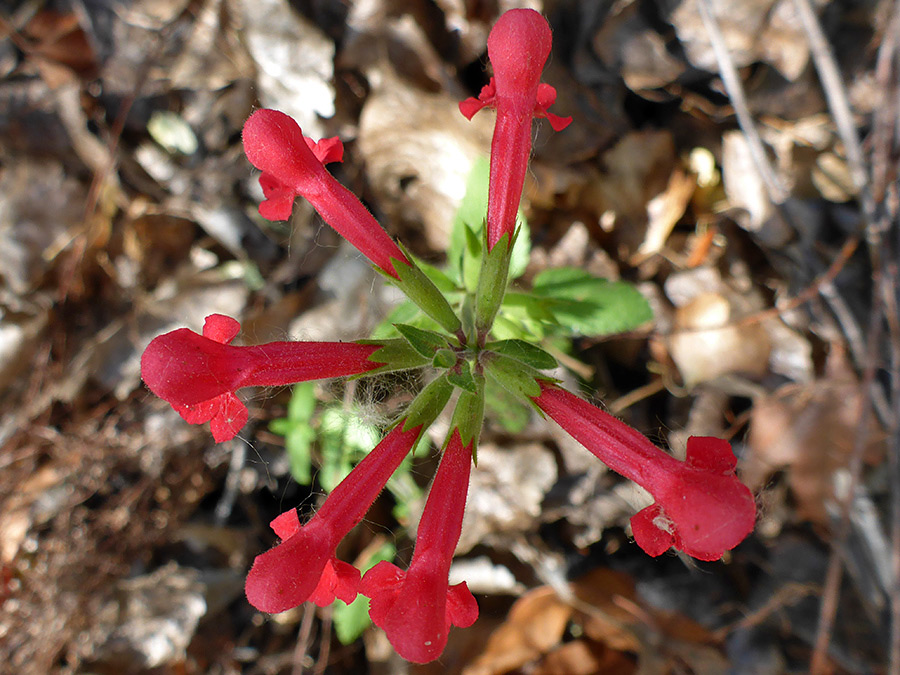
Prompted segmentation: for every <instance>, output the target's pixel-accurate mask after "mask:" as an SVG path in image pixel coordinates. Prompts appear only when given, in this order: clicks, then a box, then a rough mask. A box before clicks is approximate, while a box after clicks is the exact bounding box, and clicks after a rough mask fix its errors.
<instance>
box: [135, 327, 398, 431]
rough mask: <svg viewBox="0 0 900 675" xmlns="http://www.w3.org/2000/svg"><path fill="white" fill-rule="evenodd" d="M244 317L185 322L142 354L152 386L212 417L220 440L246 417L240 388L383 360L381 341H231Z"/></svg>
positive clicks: (178, 404) (191, 418) (193, 413)
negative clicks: (194, 326) (191, 325)
mask: <svg viewBox="0 0 900 675" xmlns="http://www.w3.org/2000/svg"><path fill="white" fill-rule="evenodd" d="M240 329H241V324H240V323H238V322H237V321H236V320H234V319H232V318H231V317H228V316H224V315H222V314H211V315H210V316H208V317H206V322H205V323H204V324H203V335H198V334H197V333H195V332H194V331H192V330H189V329H187V328H179V329H177V330H173V331H171V332H169V333H165V334H163V335H160V336H158V337H156V338H154V339H153V341H152V342H151V343H150V344H149V345H148V346H147V349H146V350H144V354H143V356H142V357H141V377H142V378H143V379H144V382H145V383H146V384H147V386H148V387H150V391H152V392H153V393H154V394H156V395H157V396H159V397H160V398H161V399H164V400H165V401H168V402H169V403H170V404H171V406H172V407H173V408H174V409H175V410H176V411H177V412H178V414H180V415H181V416H182V417H183V418H184V420H185V421H186V422H188V423H189V424H203V423H204V422H210V426H211V429H212V433H213V438H215V440H216V442H217V443H221V442H223V441H227V440H229V439H231V438H234V436H235V435H236V434H237V433H238V432H239V431H240V430H241V428H242V427H243V426H244V425H245V424H246V423H247V406H245V405H244V404H243V403H241V401H240V400H239V399H238V397H237V396H235V393H234V392H236V391H237V390H238V389H240V388H241V387H251V386H262V387H269V386H282V385H286V384H293V383H295V382H304V381H307V380H318V379H325V378H330V377H343V376H345V375H358V374H361V373H365V372H367V371H369V370H373V369H375V368H378V367H380V366H381V365H383V364H380V363H377V362H374V361H370V360H369V357H370V356H371V355H372V354H373V353H374V352H376V351H377V350H378V349H379V348H380V345H377V344H375V345H373V344H365V345H363V344H356V343H354V342H269V343H267V344H262V345H254V346H250V347H237V346H233V345H230V344H228V343H230V342H231V341H232V340H234V338H235V337H236V336H237V334H238V332H239V331H240Z"/></svg>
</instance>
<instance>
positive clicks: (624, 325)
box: [532, 267, 653, 335]
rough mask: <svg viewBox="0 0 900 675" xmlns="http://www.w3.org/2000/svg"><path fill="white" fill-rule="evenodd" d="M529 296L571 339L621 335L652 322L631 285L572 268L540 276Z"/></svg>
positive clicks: (563, 268) (647, 305) (544, 273)
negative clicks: (536, 299) (547, 312)
mask: <svg viewBox="0 0 900 675" xmlns="http://www.w3.org/2000/svg"><path fill="white" fill-rule="evenodd" d="M532 293H533V295H534V296H535V297H537V298H541V299H543V300H544V301H545V305H544V307H545V309H547V310H549V311H550V312H552V313H553V315H554V317H555V318H556V321H557V322H558V323H559V324H560V325H561V326H565V327H566V328H567V329H568V330H569V332H570V333H571V334H575V335H610V334H613V333H621V332H624V331H628V330H633V329H635V328H637V327H638V326H640V325H641V324H643V323H646V322H648V321H651V320H652V319H653V312H652V310H651V309H650V305H649V303H648V302H647V300H646V299H645V298H644V296H642V295H641V294H640V293H639V292H638V290H637V289H636V288H634V286H632V285H631V284H628V283H626V282H623V281H608V280H607V279H601V278H599V277H595V276H593V275H591V274H589V273H587V272H585V271H584V270H581V269H577V268H573V267H562V268H557V269H549V270H545V271H543V272H541V273H540V274H539V275H538V276H537V277H536V278H535V280H534V285H533V288H532Z"/></svg>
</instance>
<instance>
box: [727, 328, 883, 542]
mask: <svg viewBox="0 0 900 675" xmlns="http://www.w3.org/2000/svg"><path fill="white" fill-rule="evenodd" d="M827 365H828V372H827V375H826V376H825V377H823V378H820V379H818V380H816V381H813V382H810V383H808V384H801V385H787V386H785V387H782V388H781V389H780V390H778V391H776V392H775V393H774V394H772V395H770V396H766V397H764V398H760V399H758V400H756V401H755V402H754V404H753V413H752V416H751V418H750V436H749V438H748V442H749V446H750V448H751V450H752V452H751V454H750V455H749V456H748V457H747V458H746V460H745V462H744V465H743V471H742V474H741V475H742V477H743V479H744V481H746V483H747V485H748V486H749V487H750V489H751V490H759V489H761V488H762V487H763V486H764V485H765V483H766V481H768V479H769V478H770V476H772V474H774V473H775V472H776V471H779V470H787V480H788V482H789V484H790V486H791V491H792V493H793V496H794V499H795V500H796V501H797V508H796V511H797V516H798V517H799V518H800V519H804V520H811V521H813V522H815V523H819V524H824V523H826V522H827V520H828V513H827V509H826V504H827V502H829V501H832V500H833V499H834V478H835V472H836V471H837V470H838V469H840V468H843V467H846V466H847V463H848V461H849V459H850V455H851V453H852V452H853V446H854V443H855V438H856V436H857V434H858V433H859V423H860V406H861V405H862V402H863V397H862V392H861V390H860V383H859V380H858V379H857V377H856V375H855V374H854V373H853V370H852V368H851V367H850V365H849V363H848V362H847V360H846V354H845V353H844V352H843V350H842V349H841V348H840V347H839V346H837V345H832V348H831V353H830V354H829V359H828V364H827ZM867 420H868V423H869V424H870V425H871V426H870V429H871V430H872V433H870V440H869V442H868V444H867V446H866V449H865V456H866V457H867V458H869V459H870V460H871V459H873V458H874V457H876V456H877V455H878V454H879V452H880V451H881V449H882V439H881V438H880V434H879V433H878V432H877V431H875V426H874V420H872V419H871V417H869V418H867Z"/></svg>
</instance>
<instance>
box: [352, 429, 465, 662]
mask: <svg viewBox="0 0 900 675" xmlns="http://www.w3.org/2000/svg"><path fill="white" fill-rule="evenodd" d="M471 464H472V444H471V443H470V444H469V445H468V446H464V445H463V442H462V438H461V437H460V434H459V430H454V431H453V434H452V436H451V437H450V442H449V443H448V444H447V449H446V450H445V451H444V456H443V458H442V459H441V464H440V466H439V467H438V471H437V475H436V476H435V478H434V483H433V485H432V487H431V492H430V493H429V495H428V501H427V502H426V504H425V511H424V512H423V513H422V519H421V521H419V528H418V534H417V536H416V549H415V553H414V554H413V558H412V562H410V565H409V569H408V570H407V571H406V572H403V571H402V570H400V569H399V568H398V567H397V566H396V565H393V564H392V563H389V562H381V563H378V564H377V565H376V566H375V567H373V568H372V569H370V570H369V571H368V572H366V574H365V576H363V579H362V583H361V584H360V588H359V592H360V593H362V594H363V595H366V596H368V597H369V598H371V604H370V608H369V616H370V617H371V618H372V622H373V623H374V624H375V625H376V626H378V627H380V628H382V629H384V631H385V633H387V637H388V640H390V642H391V644H392V645H393V646H394V649H396V650H397V653H398V654H400V656H402V657H403V658H404V659H406V660H407V661H412V662H414V663H428V662H429V661H433V660H434V659H436V658H437V657H439V656H440V655H441V652H443V651H444V647H445V646H446V645H447V636H448V634H449V632H450V626H451V625H454V626H458V627H460V628H466V627H468V626H471V625H472V624H473V623H475V620H476V619H477V618H478V604H477V603H476V602H475V598H474V597H472V594H471V592H469V588H468V586H466V584H465V582H462V583H459V584H456V585H455V586H448V582H447V579H448V576H449V573H450V561H451V559H452V558H453V552H454V550H455V549H456V544H457V543H458V542H459V535H460V532H461V530H462V520H463V513H464V512H465V508H466V493H467V492H468V489H469V469H470V467H471Z"/></svg>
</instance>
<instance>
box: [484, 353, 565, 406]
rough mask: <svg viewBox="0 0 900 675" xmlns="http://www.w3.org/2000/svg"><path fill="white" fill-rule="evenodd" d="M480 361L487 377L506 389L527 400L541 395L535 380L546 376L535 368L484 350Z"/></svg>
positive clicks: (503, 355)
mask: <svg viewBox="0 0 900 675" xmlns="http://www.w3.org/2000/svg"><path fill="white" fill-rule="evenodd" d="M548 356H549V354H548ZM551 358H552V357H551ZM481 363H482V364H483V365H484V371H485V373H486V374H487V375H488V377H490V378H491V379H492V380H494V381H495V382H497V384H499V385H500V386H501V387H503V388H504V389H506V390H507V391H509V392H511V393H513V394H515V395H517V396H520V397H522V398H524V399H526V400H528V401H531V400H532V399H533V398H535V397H536V396H540V395H541V386H540V385H539V384H538V382H537V381H538V380H539V379H544V380H546V379H547V376H546V375H543V374H542V373H541V372H540V371H539V370H538V369H537V368H533V367H532V366H530V365H527V364H526V363H524V362H523V361H520V360H519V359H516V358H512V357H510V356H506V355H505V354H500V353H497V352H484V353H483V354H482V358H481Z"/></svg>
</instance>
